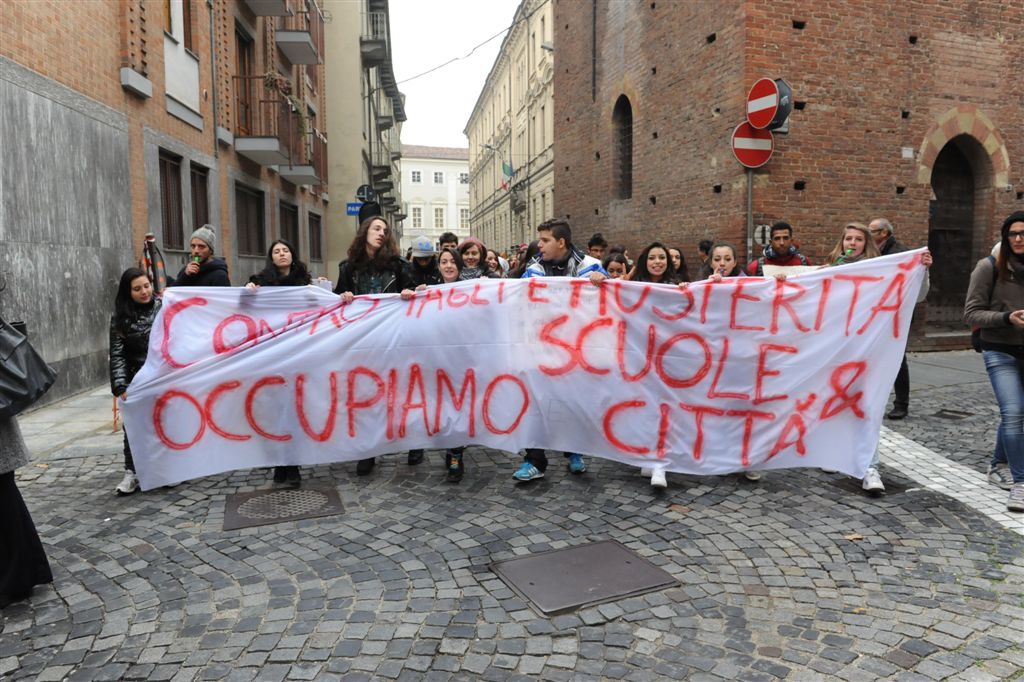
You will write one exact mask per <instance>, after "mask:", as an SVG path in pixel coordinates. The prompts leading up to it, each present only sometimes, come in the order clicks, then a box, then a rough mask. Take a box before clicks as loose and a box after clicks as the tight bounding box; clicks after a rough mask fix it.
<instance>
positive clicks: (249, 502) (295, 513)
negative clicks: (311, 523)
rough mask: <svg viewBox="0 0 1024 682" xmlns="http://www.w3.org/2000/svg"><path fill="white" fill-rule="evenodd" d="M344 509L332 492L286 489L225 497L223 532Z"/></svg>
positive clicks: (325, 514) (331, 490) (333, 513)
mask: <svg viewBox="0 0 1024 682" xmlns="http://www.w3.org/2000/svg"><path fill="white" fill-rule="evenodd" d="M344 510H345V508H344V507H343V506H342V504H341V498H340V497H338V491H337V490H334V489H318V488H287V489H278V490H256V491H254V492H250V493H235V494H233V495H228V497H227V500H226V501H225V505H224V530H238V529H239V528H252V527H253V526H265V525H267V524H271V523H282V522H284V521H299V520H301V519H313V518H316V517H318V516H333V515H335V514H340V513H341V512H343V511H344Z"/></svg>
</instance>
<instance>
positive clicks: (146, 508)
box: [0, 356, 1024, 680]
mask: <svg viewBox="0 0 1024 682" xmlns="http://www.w3.org/2000/svg"><path fill="white" fill-rule="evenodd" d="M935 358H938V359H939V360H936V359H935ZM940 360H941V356H934V357H933V359H932V360H931V361H932V362H935V361H940ZM954 360H956V359H955V358H954ZM952 361H953V360H951V362H952ZM956 361H958V362H959V361H960V360H956ZM919 370H920V371H919ZM911 371H912V376H914V375H917V376H916V377H915V381H921V380H922V379H924V378H926V374H927V372H926V371H925V370H924V369H921V368H920V367H919V366H918V365H917V364H915V365H914V366H913V368H912V370H911ZM966 388H967V389H969V390H977V395H974V394H970V395H967V391H966V390H965V388H964V387H960V388H955V387H950V389H949V390H950V393H951V395H952V396H954V397H956V398H957V401H956V402H952V403H947V404H943V403H941V402H939V400H940V399H939V398H938V397H937V396H938V394H939V392H940V391H945V390H946V389H939V388H934V387H933V388H932V389H929V390H927V391H925V393H926V395H923V394H921V391H920V390H915V393H914V396H913V398H912V404H911V410H912V413H911V418H910V419H908V420H907V421H906V422H903V423H894V424H895V425H894V427H893V428H894V430H895V431H896V433H891V434H889V435H888V436H886V437H885V438H884V439H883V444H884V448H883V470H884V474H885V478H886V482H887V484H888V485H889V487H890V494H888V495H886V496H885V497H882V498H877V499H872V498H869V497H866V496H864V495H862V494H861V493H860V492H859V483H858V482H854V481H851V480H849V479H846V478H844V477H842V476H839V475H834V474H826V473H824V472H821V471H817V470H796V471H790V472H772V473H769V474H768V475H766V476H765V477H764V479H763V480H762V481H761V482H760V483H750V482H748V481H746V480H744V479H741V478H740V477H736V476H723V477H711V478H697V477H691V476H681V475H675V474H671V475H669V483H670V488H669V489H668V491H667V492H666V493H664V494H661V495H656V494H652V492H651V490H650V488H649V486H648V485H647V481H646V480H644V479H643V478H641V477H640V476H639V475H638V474H637V473H636V471H635V470H630V469H628V468H627V467H624V466H622V465H618V464H614V463H610V462H602V461H596V460H589V463H590V468H589V470H588V472H587V473H586V474H584V475H582V476H572V475H570V474H568V473H567V472H565V471H564V469H561V468H560V467H559V468H556V467H555V466H554V462H555V460H552V461H553V466H552V467H551V468H550V469H549V474H548V476H547V477H546V478H544V479H542V480H540V481H535V482H533V483H531V484H529V485H528V486H525V487H517V486H515V485H514V484H513V481H512V479H511V471H512V466H513V463H514V462H513V461H512V460H511V459H510V457H509V456H508V455H506V454H502V453H499V452H496V451H492V450H482V449H479V448H470V449H469V450H468V451H467V465H468V472H467V475H466V478H465V479H464V480H463V481H462V483H461V484H460V485H457V486H453V485H449V484H447V483H445V482H444V480H443V471H442V469H441V465H440V458H439V455H438V453H437V452H430V453H428V461H427V462H425V463H423V464H421V465H420V466H418V467H409V466H407V465H406V464H405V463H404V457H401V458H399V457H391V458H384V459H382V460H379V461H380V462H381V463H380V464H379V465H378V467H377V470H376V472H375V473H374V474H373V475H371V476H369V477H365V478H357V477H356V476H355V475H354V468H355V467H354V465H353V464H346V465H335V466H329V467H328V466H322V467H315V468H309V467H306V468H304V469H303V475H304V481H303V484H304V485H306V486H324V487H329V486H332V487H335V488H336V489H337V490H338V491H339V493H340V496H341V499H342V500H343V502H344V504H345V512H344V513H343V514H342V515H339V516H334V517H324V518H318V519H310V520H306V521H299V522H291V523H282V524H277V525H271V526H263V527H259V528H251V529H245V530H240V531H227V532H225V531H223V530H221V528H222V524H223V519H224V507H225V496H226V495H228V494H230V493H234V492H244V491H250V490H255V489H260V488H266V487H270V485H271V484H270V482H269V479H268V477H267V472H266V471H264V470H250V471H241V472H235V473H232V474H227V475H222V476H212V477H208V478H203V479H200V480H197V481H193V482H190V483H187V484H183V485H180V486H177V487H175V488H172V489H161V490H156V491H152V492H149V493H143V494H137V495H134V496H131V497H127V498H117V497H115V496H114V495H113V493H112V490H113V486H114V485H115V484H116V483H117V482H118V480H119V479H120V473H121V472H120V468H121V467H120V435H119V434H113V433H111V432H110V413H109V409H110V401H109V397H108V396H106V395H105V394H104V392H103V391H101V390H98V391H97V392H96V393H94V394H90V395H84V396H80V397H77V398H73V399H70V400H67V401H64V402H63V403H60V404H58V405H54V406H50V407H46V408H43V409H41V410H38V411H36V412H34V413H32V414H29V415H25V416H24V418H23V420H22V424H23V428H24V430H25V432H26V435H27V440H29V442H30V445H31V446H32V448H33V451H34V453H35V455H36V460H35V462H34V464H33V465H31V466H29V467H26V468H24V469H22V470H21V471H20V472H19V477H18V481H19V486H20V487H21V489H22V493H23V494H24V496H25V498H26V500H27V502H28V504H29V507H30V508H31V510H32V514H33V516H34V518H35V521H36V525H37V527H38V528H39V531H40V535H41V536H42V537H43V540H44V544H45V545H46V548H47V551H48V553H49V556H50V559H51V563H52V565H53V569H54V576H55V582H54V585H53V586H52V587H46V588H38V589H37V590H36V592H35V594H34V596H33V598H32V599H31V601H29V602H22V603H20V604H17V605H14V606H11V607H9V608H8V609H6V610H4V611H3V615H2V618H3V621H2V629H3V631H2V634H0V677H4V678H8V677H9V678H12V679H38V680H59V679H65V678H66V679H71V680H114V679H149V680H193V679H195V680H207V679H211V680H212V679H230V680H250V679H262V680H283V679H298V680H311V679H403V680H404V679H410V680H413V679H431V680H433V679H439V680H440V679H449V678H456V679H486V680H503V679H524V680H526V679H530V680H533V679H546V680H566V679H600V678H609V679H628V680H651V679H677V680H678V679H691V680H721V679H728V680H734V679H743V680H774V679H791V680H810V679H846V680H873V679H879V678H891V679H899V680H938V679H947V678H949V679H961V680H1003V679H1013V678H1020V677H1024V645H1022V637H1024V635H1022V633H1024V535H1022V534H1020V533H1018V532H1014V531H1013V530H1011V529H1008V528H1006V527H1004V526H1001V525H1000V524H999V523H998V522H997V521H996V520H994V519H993V518H990V516H988V515H986V514H984V513H982V512H980V511H978V509H979V508H980V507H979V506H978V505H977V504H976V503H975V500H974V499H973V498H972V497H971V494H967V495H964V496H959V495H956V496H948V495H944V494H941V493H940V492H937V491H936V490H933V489H930V488H929V487H928V486H925V485H922V484H921V480H922V479H927V478H928V477H930V476H932V473H930V472H931V470H930V469H928V467H927V466H926V464H927V462H925V460H928V459H931V458H934V459H935V460H936V462H935V465H936V466H938V465H943V464H944V463H945V464H955V465H956V466H957V467H959V470H962V471H965V472H967V473H968V474H971V475H973V476H974V477H975V478H977V471H980V470H981V469H982V468H983V467H984V458H985V457H987V447H988V443H989V442H990V440H991V434H992V433H993V429H994V425H995V421H996V420H995V418H994V416H993V415H994V413H993V412H992V410H991V409H990V408H991V403H992V399H991V395H990V394H989V395H988V396H987V397H986V396H984V393H983V391H982V388H984V387H979V388H977V389H974V388H972V387H970V386H968V387H966ZM965 396H967V397H966V399H965ZM951 405H953V406H954V407H951ZM955 405H960V407H955ZM942 407H945V408H948V409H957V410H960V411H965V412H966V411H970V412H972V413H973V414H972V415H971V416H969V417H965V418H963V419H960V420H945V421H939V420H941V419H942V418H941V417H935V418H933V417H930V416H927V415H929V414H932V413H934V412H937V411H938V410H939V409H942ZM933 408H934V409H933ZM983 415H984V416H983ZM931 419H934V420H936V421H935V422H934V423H935V424H936V425H941V426H942V428H944V429H947V430H946V431H943V434H944V435H939V436H934V435H933V434H929V433H927V431H928V426H927V424H928V423H931V422H925V420H931ZM975 420H977V423H975ZM950 422H952V425H951V424H950ZM957 425H959V428H958V426H957ZM964 427H968V428H964ZM908 435H909V436H910V437H911V438H913V440H914V441H917V442H916V443H912V441H910V440H907V438H906V436H908ZM968 444H970V445H972V448H971V449H968V448H967V447H966V445H968ZM886 448H888V450H887V449H886ZM901 449H902V450H906V451H907V452H899V450H901ZM911 450H914V451H915V452H916V457H917V459H913V458H912V457H911V455H913V454H914V453H911V452H910V451H911ZM922 462H925V463H922ZM901 466H903V467H910V466H913V467H915V471H913V472H906V471H902V470H901V469H900V467H901ZM917 468H920V470H917ZM911 474H912V475H911ZM972 494H973V493H972ZM608 538H612V539H617V540H619V541H621V542H623V543H624V544H625V545H626V546H628V547H629V548H631V549H633V550H634V551H636V552H638V553H639V554H641V555H643V556H644V557H646V558H648V559H649V560H650V561H652V562H653V563H655V564H657V565H658V566H660V567H662V568H663V569H665V570H666V571H668V572H669V573H671V574H672V575H673V576H675V577H676V578H677V579H678V580H679V581H680V585H679V587H677V588H674V589H669V590H665V591H663V592H656V593H652V594H648V595H645V596H642V597H633V598H627V599H623V600H620V601H617V602H612V603H608V604H604V605H601V606H598V607H592V608H586V609H584V610H582V611H580V612H577V613H575V614H571V615H564V616H557V617H554V618H545V617H540V616H538V615H537V614H536V613H535V612H534V611H533V610H531V609H530V607H529V606H528V605H527V604H526V603H524V602H523V601H522V600H521V599H519V598H518V597H517V596H516V595H515V593H513V592H512V591H511V590H509V589H508V588H507V587H506V586H505V585H504V583H502V582H501V581H500V580H498V579H497V577H496V576H495V575H494V574H493V573H491V572H489V570H488V568H487V566H488V564H489V563H490V562H491V561H494V560H501V559H506V558H512V557H516V556H520V555H525V554H530V553H534V552H539V551H544V550H548V549H554V548H561V547H567V546H571V545H575V544H580V543H584V542H588V541H591V540H599V539H608Z"/></svg>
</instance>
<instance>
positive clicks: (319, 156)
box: [277, 128, 327, 185]
mask: <svg viewBox="0 0 1024 682" xmlns="http://www.w3.org/2000/svg"><path fill="white" fill-rule="evenodd" d="M300 133H301V130H300ZM277 174H278V175H280V176H281V178H282V179H284V180H287V181H288V182H290V183H292V184H294V185H320V184H326V183H327V138H326V137H325V136H324V134H323V133H321V132H320V131H319V130H316V129H315V128H314V129H313V130H311V131H309V133H308V134H307V135H306V139H305V140H301V141H298V140H297V141H296V146H295V152H294V153H293V154H292V158H291V159H290V160H289V163H288V164H287V165H281V166H278V167H277Z"/></svg>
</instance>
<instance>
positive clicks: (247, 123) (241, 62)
mask: <svg viewBox="0 0 1024 682" xmlns="http://www.w3.org/2000/svg"><path fill="white" fill-rule="evenodd" d="M255 60H256V56H255V49H254V46H253V41H252V38H250V37H249V36H248V35H247V34H246V33H245V32H244V31H242V29H240V28H239V27H238V25H237V24H236V25H235V75H236V76H237V77H238V78H236V79H235V81H234V85H235V92H236V93H237V95H238V97H237V98H236V102H237V104H238V106H237V107H236V108H235V129H236V130H235V134H236V135H239V136H243V137H244V136H246V135H250V134H252V130H253V109H254V104H255V101H256V98H255V97H254V95H253V91H254V88H255V86H256V80H255V79H253V78H248V76H252V74H253V64H254V63H255Z"/></svg>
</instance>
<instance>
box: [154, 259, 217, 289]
mask: <svg viewBox="0 0 1024 682" xmlns="http://www.w3.org/2000/svg"><path fill="white" fill-rule="evenodd" d="M185 267H188V266H185ZM167 286H169V287H229V286H231V279H230V278H229V277H228V264H227V263H225V262H224V260H223V259H221V258H211V259H210V260H208V261H206V262H205V263H203V264H201V265H200V266H199V272H197V273H196V274H194V275H186V274H185V268H182V269H181V270H179V271H178V276H177V277H175V278H174V281H173V282H172V283H170V284H168V285H167Z"/></svg>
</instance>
